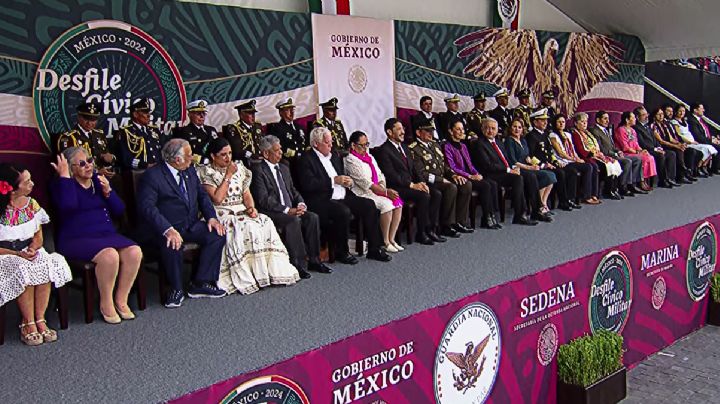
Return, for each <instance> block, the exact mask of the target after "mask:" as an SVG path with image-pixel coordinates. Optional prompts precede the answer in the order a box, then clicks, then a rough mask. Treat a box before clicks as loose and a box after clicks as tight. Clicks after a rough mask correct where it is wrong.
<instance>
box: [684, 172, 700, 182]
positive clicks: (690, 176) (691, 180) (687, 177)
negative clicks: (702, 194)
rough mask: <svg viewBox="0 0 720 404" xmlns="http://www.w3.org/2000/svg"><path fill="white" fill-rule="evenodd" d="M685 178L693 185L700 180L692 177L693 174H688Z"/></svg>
mask: <svg viewBox="0 0 720 404" xmlns="http://www.w3.org/2000/svg"><path fill="white" fill-rule="evenodd" d="M685 178H686V179H687V180H688V181H690V182H691V183H693V182H695V181H697V180H698V179H697V178H696V177H695V176H694V175H692V174H691V173H688V174H687V175H686V176H685Z"/></svg>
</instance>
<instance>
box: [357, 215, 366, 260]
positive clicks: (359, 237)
mask: <svg viewBox="0 0 720 404" xmlns="http://www.w3.org/2000/svg"><path fill="white" fill-rule="evenodd" d="M356 229H357V232H356V233H355V252H356V253H357V255H359V256H362V255H363V253H364V252H365V251H363V245H364V244H365V235H364V234H363V225H362V220H360V219H357V227H356Z"/></svg>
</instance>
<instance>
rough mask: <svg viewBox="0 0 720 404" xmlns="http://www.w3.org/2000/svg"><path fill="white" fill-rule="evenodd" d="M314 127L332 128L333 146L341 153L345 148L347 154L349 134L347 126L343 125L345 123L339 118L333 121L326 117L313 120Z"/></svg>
mask: <svg viewBox="0 0 720 404" xmlns="http://www.w3.org/2000/svg"><path fill="white" fill-rule="evenodd" d="M312 127H313V128H317V127H323V128H328V129H329V130H330V133H331V134H332V139H333V147H334V148H335V150H336V151H338V152H340V153H341V154H343V150H345V151H346V152H345V154H347V149H348V141H347V134H346V133H345V127H343V124H342V122H340V120H339V119H336V120H334V121H331V120H329V119H327V118H325V117H322V118H320V119H318V120H316V121H315V122H313V124H312Z"/></svg>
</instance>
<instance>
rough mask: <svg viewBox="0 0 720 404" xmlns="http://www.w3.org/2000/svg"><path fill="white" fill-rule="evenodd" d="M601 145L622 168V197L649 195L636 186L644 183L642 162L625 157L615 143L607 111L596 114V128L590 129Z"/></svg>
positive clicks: (634, 157)
mask: <svg viewBox="0 0 720 404" xmlns="http://www.w3.org/2000/svg"><path fill="white" fill-rule="evenodd" d="M588 130H589V131H590V133H592V135H593V136H595V139H597V141H598V143H599V144H600V151H601V152H602V153H603V154H604V155H606V156H610V157H613V158H615V159H617V160H618V161H619V162H620V166H621V167H622V174H620V195H622V196H635V194H647V192H645V191H643V190H642V189H640V188H638V187H635V185H634V184H637V183H640V181H642V160H641V159H640V157H638V156H625V155H624V154H623V152H621V151H620V150H618V149H617V148H616V147H615V144H614V143H613V134H612V128H611V127H610V115H609V114H608V113H607V112H606V111H602V110H600V111H598V112H597V113H596V114H595V126H593V127H592V128H588Z"/></svg>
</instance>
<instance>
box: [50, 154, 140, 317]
mask: <svg viewBox="0 0 720 404" xmlns="http://www.w3.org/2000/svg"><path fill="white" fill-rule="evenodd" d="M53 167H54V168H55V170H56V171H57V173H58V174H59V176H60V178H58V179H57V181H55V182H54V183H53V184H52V187H51V196H52V200H53V204H54V205H55V209H56V210H57V215H58V219H59V222H60V224H59V228H58V231H57V235H58V237H57V239H56V240H55V246H56V248H57V250H58V252H61V253H62V254H63V255H64V256H65V257H66V258H67V259H68V260H82V261H92V262H94V263H95V277H96V278H97V284H98V289H99V291H100V314H102V316H103V319H104V320H105V321H106V322H108V323H110V324H117V323H119V322H120V321H121V318H122V319H123V320H132V319H134V318H135V314H134V313H133V312H132V311H131V310H130V308H129V307H128V295H129V294H130V288H132V285H133V283H134V282H135V276H136V275H137V272H138V269H139V268H140V262H141V260H142V251H141V250H140V247H138V246H137V244H135V242H133V241H132V240H130V239H128V238H126V237H123V236H121V235H120V234H119V233H118V232H117V230H116V229H115V226H114V225H113V222H112V220H111V217H120V216H122V214H123V211H124V210H125V205H124V204H123V202H122V200H121V199H120V198H119V197H118V196H117V194H116V193H115V191H113V190H112V189H111V188H110V183H109V181H108V180H107V178H105V177H104V176H102V175H97V174H95V165H94V164H93V159H92V157H89V156H88V155H87V153H86V152H85V149H83V148H81V147H71V148H69V149H66V150H65V151H63V153H62V154H61V155H59V156H58V159H57V164H53ZM116 283H117V288H116V287H115V284H116ZM113 290H115V296H114V297H113Z"/></svg>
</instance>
